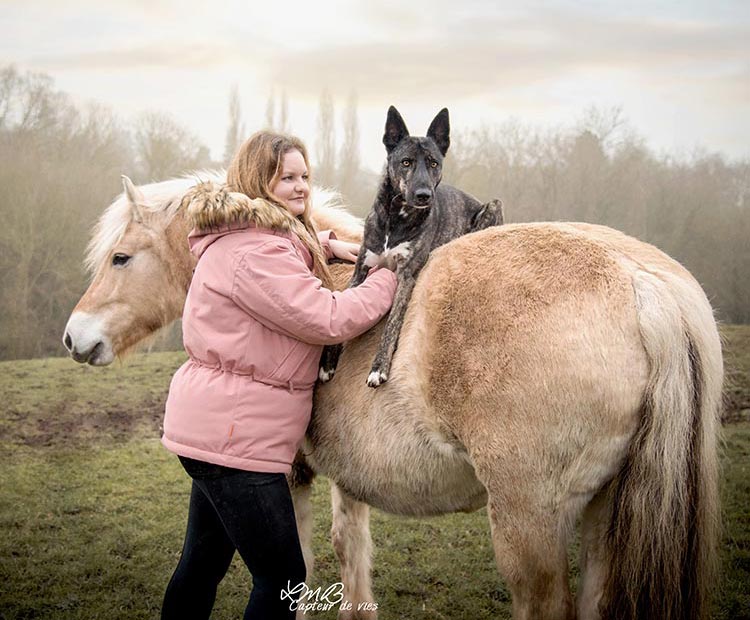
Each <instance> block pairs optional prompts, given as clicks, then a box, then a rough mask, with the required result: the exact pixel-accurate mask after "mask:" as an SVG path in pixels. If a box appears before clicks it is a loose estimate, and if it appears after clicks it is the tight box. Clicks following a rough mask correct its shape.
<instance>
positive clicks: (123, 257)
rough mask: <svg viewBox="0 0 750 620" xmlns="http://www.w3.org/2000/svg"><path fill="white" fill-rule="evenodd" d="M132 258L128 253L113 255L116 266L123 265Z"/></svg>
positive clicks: (113, 262)
mask: <svg viewBox="0 0 750 620" xmlns="http://www.w3.org/2000/svg"><path fill="white" fill-rule="evenodd" d="M130 258H131V257H130V256H128V255H127V254H115V255H114V256H113V257H112V264H113V265H114V266H115V267H122V266H124V265H127V264H128V261H129V260H130Z"/></svg>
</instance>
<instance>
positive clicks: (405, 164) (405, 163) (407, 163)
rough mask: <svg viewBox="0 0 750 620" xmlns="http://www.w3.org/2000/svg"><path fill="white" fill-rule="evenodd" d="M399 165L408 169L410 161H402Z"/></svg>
mask: <svg viewBox="0 0 750 620" xmlns="http://www.w3.org/2000/svg"><path fill="white" fill-rule="evenodd" d="M401 165H402V166H404V167H406V168H408V167H409V166H411V161H410V160H408V159H402V160H401Z"/></svg>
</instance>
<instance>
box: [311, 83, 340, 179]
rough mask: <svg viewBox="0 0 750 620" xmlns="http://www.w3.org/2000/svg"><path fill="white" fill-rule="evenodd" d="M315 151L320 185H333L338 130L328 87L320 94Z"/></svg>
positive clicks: (316, 175)
mask: <svg viewBox="0 0 750 620" xmlns="http://www.w3.org/2000/svg"><path fill="white" fill-rule="evenodd" d="M315 152H316V156H317V164H316V166H315V178H316V180H317V182H318V183H319V184H320V185H324V186H332V185H333V184H334V183H335V182H336V132H335V128H334V110H333V98H332V97H331V93H330V92H329V91H328V89H325V90H324V91H323V93H322V94H321V95H320V107H319V110H318V140H317V144H316V150H315Z"/></svg>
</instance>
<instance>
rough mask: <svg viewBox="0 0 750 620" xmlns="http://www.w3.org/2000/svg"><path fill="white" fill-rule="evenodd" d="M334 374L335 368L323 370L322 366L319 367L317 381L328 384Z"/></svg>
mask: <svg viewBox="0 0 750 620" xmlns="http://www.w3.org/2000/svg"><path fill="white" fill-rule="evenodd" d="M335 373H336V369H335V368H323V366H321V367H320V368H319V369H318V379H320V382H321V383H328V382H329V381H330V380H331V379H333V375H334V374H335Z"/></svg>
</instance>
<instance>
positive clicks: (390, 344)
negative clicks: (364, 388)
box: [367, 263, 424, 388]
mask: <svg viewBox="0 0 750 620" xmlns="http://www.w3.org/2000/svg"><path fill="white" fill-rule="evenodd" d="M423 264H424V263H423ZM397 273H398V275H399V278H398V289H396V298H395V299H394V300H393V306H392V307H391V312H390V314H389V315H388V320H387V321H386V323H385V329H384V330H383V336H382V338H381V340H380V347H379V348H378V352H377V354H376V355H375V360H374V361H373V364H372V369H371V370H370V374H369V375H368V377H367V385H369V386H370V387H373V388H374V387H378V386H379V385H382V384H383V383H385V382H386V381H387V380H388V373H389V372H390V371H391V361H392V360H393V354H394V353H395V351H396V346H397V345H398V336H399V334H400V333H401V325H403V323H404V316H405V315H406V308H407V306H408V305H409V299H411V293H412V291H413V290H414V285H415V284H416V281H417V280H416V278H415V277H414V275H412V274H413V273H414V271H413V270H411V269H410V270H409V275H408V276H404V277H402V275H401V273H399V272H397Z"/></svg>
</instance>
